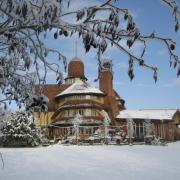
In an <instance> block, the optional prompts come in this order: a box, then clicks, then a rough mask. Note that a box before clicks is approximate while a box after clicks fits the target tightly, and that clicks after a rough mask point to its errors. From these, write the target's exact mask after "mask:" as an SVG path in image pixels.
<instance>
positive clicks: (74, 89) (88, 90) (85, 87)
mask: <svg viewBox="0 0 180 180" xmlns="http://www.w3.org/2000/svg"><path fill="white" fill-rule="evenodd" d="M69 94H104V93H103V92H102V91H100V90H99V89H97V88H95V87H92V86H91V85H90V84H88V83H87V82H85V81H82V80H78V81H76V82H75V83H73V84H72V85H71V86H70V87H68V88H67V89H66V90H64V91H63V92H61V93H60V94H58V95H57V96H56V97H59V96H64V95H69Z"/></svg>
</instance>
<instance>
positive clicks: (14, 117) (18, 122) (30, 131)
mask: <svg viewBox="0 0 180 180" xmlns="http://www.w3.org/2000/svg"><path fill="white" fill-rule="evenodd" d="M1 139H2V140H1V141H2V145H3V146H37V145H39V144H40V143H41V133H40V130H39V129H38V128H37V127H36V125H35V123H34V122H33V118H32V117H31V116H28V114H27V113H26V112H16V113H12V114H11V115H10V116H9V117H7V118H6V119H5V120H4V126H3V128H2V138H1Z"/></svg>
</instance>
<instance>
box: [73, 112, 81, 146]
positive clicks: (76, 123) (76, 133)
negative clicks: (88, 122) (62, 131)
mask: <svg viewBox="0 0 180 180" xmlns="http://www.w3.org/2000/svg"><path fill="white" fill-rule="evenodd" d="M81 122H82V116H81V115H80V114H79V113H77V114H76V115H75V117H74V119H73V126H74V138H75V140H76V144H77V143H78V139H79V125H80V124H81Z"/></svg>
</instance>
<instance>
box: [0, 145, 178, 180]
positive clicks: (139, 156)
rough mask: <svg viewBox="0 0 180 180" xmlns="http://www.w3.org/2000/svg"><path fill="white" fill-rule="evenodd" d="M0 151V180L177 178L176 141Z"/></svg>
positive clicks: (158, 179) (136, 179)
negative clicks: (169, 142)
mask: <svg viewBox="0 0 180 180" xmlns="http://www.w3.org/2000/svg"><path fill="white" fill-rule="evenodd" d="M0 151H1V152H2V154H3V157H4V161H5V167H4V169H1V168H0V180H71V179H73V180H81V179H82V180H107V179H108V180H179V179H180V142H176V143H171V144H168V146H165V147H163V146H148V145H147V146H145V145H134V146H127V145H126V146H106V145H103V146H62V145H54V146H49V147H40V148H19V149H18V148H0ZM0 163H1V162H0ZM0 166H1V164H0Z"/></svg>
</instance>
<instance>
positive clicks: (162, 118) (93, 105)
mask: <svg viewBox="0 0 180 180" xmlns="http://www.w3.org/2000/svg"><path fill="white" fill-rule="evenodd" d="M101 63H102V64H101V69H100V76H99V88H96V87H93V86H91V85H90V84H89V83H88V79H87V77H86V76H85V74H84V64H83V62H82V61H81V60H80V59H79V58H77V57H75V58H73V59H72V60H71V61H70V63H69V65H68V76H67V77H66V78H65V83H64V84H62V85H60V86H58V85H55V84H53V85H52V84H47V85H45V87H44V93H45V95H46V96H47V97H48V98H49V104H48V112H47V113H43V112H41V113H38V112H35V116H36V118H37V122H38V125H39V126H40V127H42V128H45V129H46V130H48V135H49V136H51V137H52V136H59V135H62V134H65V133H66V134H67V131H68V133H69V134H71V133H72V128H73V125H74V123H75V119H77V118H76V117H79V119H80V121H79V122H78V123H79V124H78V125H79V126H80V131H81V133H82V134H91V133H93V132H94V131H95V130H97V129H98V127H101V126H103V123H104V118H105V115H106V114H108V116H109V119H110V125H111V126H112V127H118V126H124V125H126V122H127V120H128V119H133V120H134V123H135V124H134V129H135V136H136V138H138V139H142V138H143V136H144V135H145V132H144V125H143V123H144V122H145V121H146V120H150V121H151V122H152V123H153V124H154V125H155V134H156V135H157V136H161V137H163V138H164V139H166V140H174V139H180V131H179V128H178V125H179V124H180V112H179V110H138V111H137V110H136V111H130V110H126V108H125V101H124V100H123V99H122V98H121V97H120V96H119V95H118V93H117V92H116V91H115V90H114V88H113V73H112V64H111V62H110V61H108V60H103V61H102V62H101ZM35 91H36V93H37V94H38V91H39V87H38V86H36V87H35ZM104 112H105V113H104ZM76 123H77V122H76ZM93 128H94V129H95V130H94V129H93Z"/></svg>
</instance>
